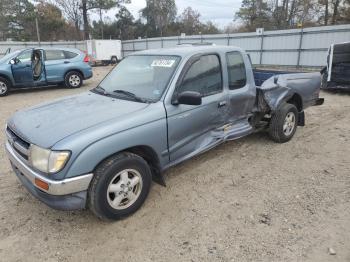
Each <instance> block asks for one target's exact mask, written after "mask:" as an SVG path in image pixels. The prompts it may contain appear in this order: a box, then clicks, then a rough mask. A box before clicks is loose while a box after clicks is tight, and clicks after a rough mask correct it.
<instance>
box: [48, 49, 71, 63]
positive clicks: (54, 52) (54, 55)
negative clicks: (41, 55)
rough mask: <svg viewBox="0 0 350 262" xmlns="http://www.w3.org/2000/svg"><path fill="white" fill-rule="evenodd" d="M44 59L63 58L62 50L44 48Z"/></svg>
mask: <svg viewBox="0 0 350 262" xmlns="http://www.w3.org/2000/svg"><path fill="white" fill-rule="evenodd" d="M45 54H46V60H48V61H50V60H60V59H65V58H66V57H65V55H64V52H63V51H61V50H46V51H45Z"/></svg>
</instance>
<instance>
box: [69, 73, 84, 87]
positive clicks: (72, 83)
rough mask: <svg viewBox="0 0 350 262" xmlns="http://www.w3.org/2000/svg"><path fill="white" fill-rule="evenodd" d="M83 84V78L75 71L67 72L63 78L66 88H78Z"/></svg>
mask: <svg viewBox="0 0 350 262" xmlns="http://www.w3.org/2000/svg"><path fill="white" fill-rule="evenodd" d="M82 84H83V76H82V75H81V74H80V73H79V72H76V71H71V72H68V73H67V74H66V76H65V78H64V85H65V86H66V87H67V88H79V87H81V85H82Z"/></svg>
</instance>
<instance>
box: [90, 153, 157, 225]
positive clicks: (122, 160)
mask: <svg viewBox="0 0 350 262" xmlns="http://www.w3.org/2000/svg"><path fill="white" fill-rule="evenodd" d="M151 182H152V175H151V170H150V168H149V166H148V164H147V162H146V161H145V160H144V159H143V158H141V157H140V156H138V155H135V154H132V153H128V152H124V153H120V154H118V155H116V156H113V157H111V158H109V159H107V160H106V161H104V162H103V163H102V164H101V165H100V166H99V167H98V168H97V169H96V171H95V172H94V178H93V181H92V182H91V185H90V189H89V202H88V205H89V208H90V209H91V210H92V212H93V213H94V214H95V215H96V216H98V217H100V218H103V219H112V220H117V219H120V218H123V217H126V216H129V215H131V214H132V213H134V212H136V211H137V210H138V209H139V208H140V207H141V206H142V204H143V203H144V201H145V200H146V198H147V195H148V193H149V190H150V187H151Z"/></svg>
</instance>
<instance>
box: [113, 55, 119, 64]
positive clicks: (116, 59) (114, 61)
mask: <svg viewBox="0 0 350 262" xmlns="http://www.w3.org/2000/svg"><path fill="white" fill-rule="evenodd" d="M116 63H118V58H117V57H116V56H112V58H111V65H115V64H116Z"/></svg>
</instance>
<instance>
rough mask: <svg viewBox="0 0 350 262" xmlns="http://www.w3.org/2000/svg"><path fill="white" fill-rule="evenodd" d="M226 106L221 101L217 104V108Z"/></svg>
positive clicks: (224, 102)
mask: <svg viewBox="0 0 350 262" xmlns="http://www.w3.org/2000/svg"><path fill="white" fill-rule="evenodd" d="M226 104H227V102H226V101H221V102H219V104H218V107H223V106H226Z"/></svg>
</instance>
